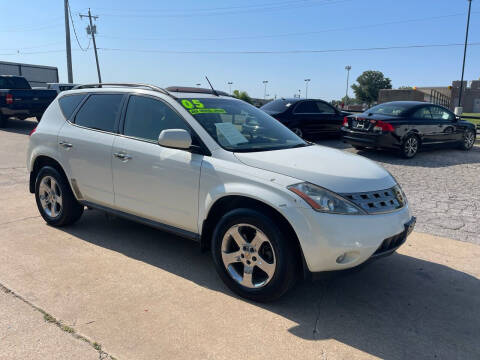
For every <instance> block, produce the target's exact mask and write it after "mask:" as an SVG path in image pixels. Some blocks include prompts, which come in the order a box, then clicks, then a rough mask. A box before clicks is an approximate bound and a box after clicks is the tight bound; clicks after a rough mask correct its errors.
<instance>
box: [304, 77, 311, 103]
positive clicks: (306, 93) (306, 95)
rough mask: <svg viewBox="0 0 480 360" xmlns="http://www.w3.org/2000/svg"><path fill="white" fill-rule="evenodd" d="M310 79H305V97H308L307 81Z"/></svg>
mask: <svg viewBox="0 0 480 360" xmlns="http://www.w3.org/2000/svg"><path fill="white" fill-rule="evenodd" d="M310 80H311V79H305V80H304V81H305V99H308V83H309V82H310Z"/></svg>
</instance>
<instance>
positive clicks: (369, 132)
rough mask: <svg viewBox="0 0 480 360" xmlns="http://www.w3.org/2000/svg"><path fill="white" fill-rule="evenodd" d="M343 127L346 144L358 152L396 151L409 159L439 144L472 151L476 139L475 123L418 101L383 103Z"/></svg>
mask: <svg viewBox="0 0 480 360" xmlns="http://www.w3.org/2000/svg"><path fill="white" fill-rule="evenodd" d="M343 125H344V126H343V128H342V133H343V141H344V142H346V143H349V144H351V145H353V147H355V148H356V149H366V148H375V149H394V150H399V151H400V153H401V154H402V155H403V156H404V157H406V158H412V157H414V156H415V155H416V154H417V152H418V151H419V150H420V148H427V147H432V146H438V145H447V144H449V145H453V146H457V147H459V148H461V149H463V150H470V149H471V148H472V147H473V145H474V143H475V137H476V131H475V126H474V125H473V124H472V123H469V122H467V121H462V120H460V119H459V118H457V117H456V116H455V114H453V113H452V112H451V111H450V110H448V109H446V108H444V107H442V106H439V105H435V104H431V103H425V102H417V101H393V102H389V103H384V104H380V105H377V106H374V107H372V108H371V109H368V110H367V111H365V112H364V113H362V114H358V115H351V116H349V117H346V118H345V120H344V124H343Z"/></svg>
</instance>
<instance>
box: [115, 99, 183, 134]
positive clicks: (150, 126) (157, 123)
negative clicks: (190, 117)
mask: <svg viewBox="0 0 480 360" xmlns="http://www.w3.org/2000/svg"><path fill="white" fill-rule="evenodd" d="M167 129H183V130H187V131H189V129H188V127H187V125H186V124H185V121H184V120H183V119H182V118H181V117H180V115H178V114H177V113H176V112H175V111H174V110H172V109H171V108H170V107H169V106H168V105H166V104H164V103H163V102H162V101H160V100H156V99H153V98H150V97H146V96H136V95H134V96H131V97H130V100H129V101H128V107H127V112H126V114H125V125H124V128H123V133H124V134H125V135H127V136H133V137H136V138H139V139H144V140H150V141H155V142H156V141H157V140H158V136H159V135H160V133H161V132H162V130H167Z"/></svg>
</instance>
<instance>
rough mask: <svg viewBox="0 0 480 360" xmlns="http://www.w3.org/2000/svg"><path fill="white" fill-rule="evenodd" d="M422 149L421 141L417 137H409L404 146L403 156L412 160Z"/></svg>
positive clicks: (411, 135)
mask: <svg viewBox="0 0 480 360" xmlns="http://www.w3.org/2000/svg"><path fill="white" fill-rule="evenodd" d="M419 149H420V139H419V137H418V136H417V135H413V134H410V135H407V137H406V138H405V140H404V141H403V144H402V148H401V151H402V155H403V157H404V158H406V159H411V158H413V157H414V156H415V155H417V153H418V150H419Z"/></svg>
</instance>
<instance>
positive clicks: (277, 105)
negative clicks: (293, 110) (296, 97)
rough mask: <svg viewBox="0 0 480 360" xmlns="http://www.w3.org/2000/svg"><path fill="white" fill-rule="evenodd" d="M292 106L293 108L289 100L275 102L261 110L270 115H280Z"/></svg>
mask: <svg viewBox="0 0 480 360" xmlns="http://www.w3.org/2000/svg"><path fill="white" fill-rule="evenodd" d="M290 106H292V103H291V102H290V101H288V100H274V101H270V102H269V103H267V104H265V105H263V106H262V107H261V108H260V109H262V110H263V111H266V112H268V113H270V114H279V113H281V112H284V111H285V110H287V109H288V108H289V107H290Z"/></svg>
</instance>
